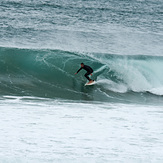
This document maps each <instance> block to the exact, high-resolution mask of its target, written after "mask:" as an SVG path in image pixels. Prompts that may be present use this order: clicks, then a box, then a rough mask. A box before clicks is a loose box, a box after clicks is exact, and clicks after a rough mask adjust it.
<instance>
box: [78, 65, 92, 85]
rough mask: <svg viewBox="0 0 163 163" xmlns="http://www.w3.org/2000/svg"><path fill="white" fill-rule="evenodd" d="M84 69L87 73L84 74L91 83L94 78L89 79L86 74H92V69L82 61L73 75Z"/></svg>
mask: <svg viewBox="0 0 163 163" xmlns="http://www.w3.org/2000/svg"><path fill="white" fill-rule="evenodd" d="M82 69H84V70H86V71H87V73H86V74H85V75H84V76H85V77H86V78H87V79H88V80H89V84H90V83H92V82H93V81H94V80H92V79H90V78H89V76H88V75H91V76H92V73H93V69H92V68H91V67H90V66H88V65H85V64H84V63H81V67H80V69H79V70H78V71H77V72H76V73H75V75H76V74H77V73H78V72H79V71H80V70H82Z"/></svg>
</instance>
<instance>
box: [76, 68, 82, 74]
mask: <svg viewBox="0 0 163 163" xmlns="http://www.w3.org/2000/svg"><path fill="white" fill-rule="evenodd" d="M81 69H83V67H81V68H80V69H79V70H78V71H77V72H76V73H75V75H76V74H77V73H78V72H79V71H80V70H81Z"/></svg>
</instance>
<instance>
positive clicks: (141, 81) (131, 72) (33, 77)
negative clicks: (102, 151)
mask: <svg viewBox="0 0 163 163" xmlns="http://www.w3.org/2000/svg"><path fill="white" fill-rule="evenodd" d="M81 62H84V63H85V64H88V65H90V66H91V67H92V68H93V69H94V74H93V79H95V80H96V81H97V84H96V85H94V86H92V87H84V84H85V83H86V79H85V78H84V73H85V72H84V70H83V71H81V72H80V73H79V74H78V75H76V76H75V75H74V73H75V72H76V71H77V70H78V68H79V67H80V63H81ZM162 65H163V57H156V56H155V57H154V56H127V55H126V56H125V55H124V56H118V55H111V54H102V53H99V54H97V53H91V54H90V53H89V54H88V53H82V54H81V53H76V52H70V51H61V50H50V49H18V48H4V47H1V48H0V69H1V71H0V94H1V95H21V96H37V97H50V98H63V99H71V100H87V101H112V100H113V101H116V100H117V99H119V98H120V101H123V100H124V101H125V100H126V99H128V98H129V94H131V92H134V96H133V99H131V101H132V100H134V99H138V100H140V99H139V96H140V93H143V96H146V94H148V93H151V95H150V96H152V98H154V99H155V100H157V97H156V96H160V97H162V95H163V75H162V72H163V67H162ZM152 94H153V95H152ZM132 95H133V93H132ZM147 96H148V95H147ZM110 97H111V98H110ZM117 97H118V98H117ZM150 99H151V98H150Z"/></svg>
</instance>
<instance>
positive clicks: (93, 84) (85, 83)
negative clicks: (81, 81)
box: [85, 81, 96, 86]
mask: <svg viewBox="0 0 163 163" xmlns="http://www.w3.org/2000/svg"><path fill="white" fill-rule="evenodd" d="M88 83H89V82H88ZM88 83H85V86H87V85H88V86H89V85H94V84H95V83H96V82H95V81H93V82H92V83H90V84H88Z"/></svg>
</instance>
